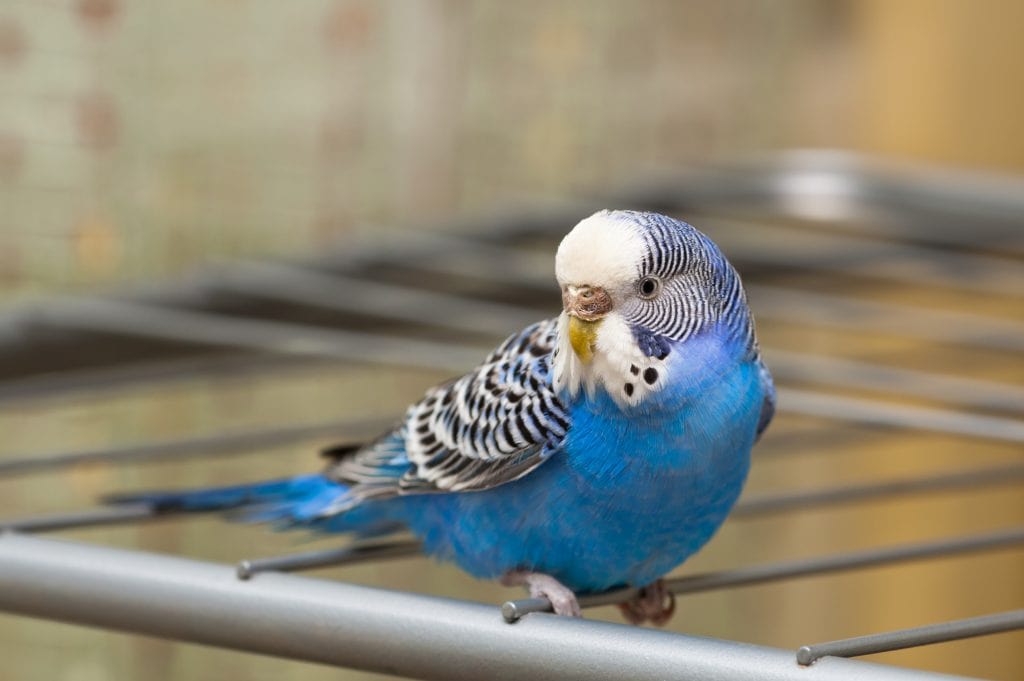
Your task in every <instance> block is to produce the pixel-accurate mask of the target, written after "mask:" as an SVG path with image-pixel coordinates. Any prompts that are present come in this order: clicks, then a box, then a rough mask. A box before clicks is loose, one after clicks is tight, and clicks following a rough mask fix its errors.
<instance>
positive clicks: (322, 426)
mask: <svg viewBox="0 0 1024 681" xmlns="http://www.w3.org/2000/svg"><path fill="white" fill-rule="evenodd" d="M394 421H395V419H384V418H381V419H365V420H345V421H330V422H327V423H310V424H304V425H298V426H283V427H280V428H262V429H258V430H246V431H239V432H227V433H218V434H217V435H206V436H199V437H189V438H182V439H177V440H159V441H157V442H146V443H141V444H132V445H126V446H123V447H114V448H110V449H92V450H85V451H80V452H57V453H53V454H40V455H36V456H26V457H19V458H15V459H2V460H0V475H11V474H19V473H34V472H37V471H41V470H47V469H51V468H60V467H63V466H71V465H76V464H80V463H93V462H104V463H110V462H118V461H122V462H123V461H144V460H150V459H160V460H165V459H168V458H178V457H189V456H206V455H209V454H237V453H240V452H243V453H244V452H253V451H265V450H267V449H272V448H274V447H280V446H283V445H288V444H292V443H296V442H306V441H309V440H314V439H318V438H321V437H324V436H328V435H334V436H339V437H340V436H341V435H342V434H344V433H352V432H355V433H358V434H359V435H361V436H362V437H371V436H374V435H377V434H378V433H379V432H381V431H382V430H383V429H385V428H387V427H389V426H390V425H392V424H393V423H394Z"/></svg>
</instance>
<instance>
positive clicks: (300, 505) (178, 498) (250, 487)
mask: <svg viewBox="0 0 1024 681" xmlns="http://www.w3.org/2000/svg"><path fill="white" fill-rule="evenodd" d="M347 491H348V487H346V486H345V485H342V484H339V483H336V482H332V481H331V480H328V479H327V478H325V477H323V476H322V475H302V476H299V477H295V478H282V479H278V480H264V481H261V482H256V483H250V484H245V485H232V486H230V487H214V488H208V489H195V490H178V491H160V492H139V493H130V494H119V495H114V496H110V497H107V498H106V499H105V501H106V502H107V503H111V504H147V505H149V506H150V507H151V508H152V509H153V510H154V511H156V512H157V513H173V512H193V511H194V512H199V511H227V510H240V511H244V510H247V509H251V510H252V511H253V512H254V513H255V512H257V509H269V507H281V508H284V507H287V508H290V509H292V510H293V512H294V517H295V519H296V520H308V519H310V518H313V517H315V516H316V515H317V511H318V509H320V508H324V507H326V505H327V503H328V501H327V500H328V499H329V500H331V501H333V500H335V499H337V498H338V497H339V496H340V495H343V494H345V493H346V492H347ZM254 519H256V518H254ZM267 519H272V518H267Z"/></svg>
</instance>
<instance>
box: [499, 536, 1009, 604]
mask: <svg viewBox="0 0 1024 681" xmlns="http://www.w3.org/2000/svg"><path fill="white" fill-rule="evenodd" d="M1021 545H1024V526H1021V527H1011V528H1008V529H1005V530H998V531H995V532H989V533H987V534H975V535H968V536H963V537H952V538H947V539H939V540H936V541H929V542H920V543H916V544H901V545H898V546H888V547H884V548H876V549H868V550H865V551H854V552H851V553H839V554H834V555H830V556H819V557H815V558H805V559H801V560H791V561H781V562H777V563H765V564H763V565H751V566H749V567H742V568H736V569H733V570H721V571H718V572H708V573H705V574H698V575H687V576H685V577H674V578H671V579H666V580H665V586H666V588H667V589H668V590H669V591H671V592H672V593H674V594H689V593H698V592H702V591H714V590H716V589H727V588H734V587H740V586H753V585H755V584H765V583H768V582H777V581H781V580H786V579H794V578H796V577H807V576H811V575H827V574H832V573H836V572H845V571H847V570H857V569H863V568H870V567H879V566H882V565H891V564H894V563H902V562H907V561H914V560H925V559H931V558H945V557H949V556H955V555H959V554H964V553H974V552H977V551H991V550H996V549H1010V548H1016V547H1019V546H1021ZM637 592H638V590H637V589H635V588H624V589H613V590H611V591H605V592H603V593H599V594H593V595H589V596H583V597H581V598H580V605H581V606H582V607H584V608H594V607H597V606H601V605H612V604H615V603H621V602H623V601H625V600H628V599H630V598H632V597H633V596H635V595H636V594H637ZM550 611H551V603H549V602H548V600H547V599H546V598H522V599H517V600H512V601H507V602H506V603H505V604H504V605H503V606H502V614H503V616H504V617H505V619H506V620H508V621H510V622H512V621H515V620H517V619H519V618H521V617H523V616H524V615H527V614H530V613H533V612H550Z"/></svg>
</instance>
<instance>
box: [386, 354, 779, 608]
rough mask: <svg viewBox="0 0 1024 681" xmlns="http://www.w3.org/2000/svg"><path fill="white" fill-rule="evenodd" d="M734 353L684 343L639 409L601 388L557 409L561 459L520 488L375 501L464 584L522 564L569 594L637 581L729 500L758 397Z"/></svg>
mask: <svg viewBox="0 0 1024 681" xmlns="http://www.w3.org/2000/svg"><path fill="white" fill-rule="evenodd" d="M742 352H743V350H742V349H741V348H738V347H733V345H732V343H730V342H728V341H723V340H721V339H720V338H716V337H714V336H712V335H710V334H709V335H707V336H705V337H702V338H691V339H690V340H689V341H688V342H687V343H686V344H685V347H683V346H680V347H677V348H674V351H673V353H672V356H671V357H672V360H671V362H672V363H671V364H670V366H669V375H670V376H672V380H671V382H670V383H669V384H668V385H667V386H666V387H665V388H664V389H663V390H662V391H660V392H658V393H655V394H654V395H652V396H651V397H649V398H648V401H647V402H646V403H645V404H644V405H642V407H641V408H640V409H639V410H630V411H623V410H622V409H621V408H620V407H619V406H618V405H617V404H615V403H614V402H613V401H612V400H611V399H610V398H609V397H608V396H607V394H606V393H605V392H604V391H600V390H599V391H597V394H595V396H594V397H592V398H590V397H585V396H581V397H580V398H578V399H576V400H572V401H569V404H570V405H571V407H570V412H571V422H572V427H571V429H570V431H569V434H568V436H567V438H566V440H565V441H564V443H563V445H562V447H561V450H560V451H557V452H555V453H554V454H553V455H552V456H551V458H550V459H549V460H548V461H547V462H546V463H545V464H544V465H543V466H541V467H540V468H538V469H537V470H535V471H533V472H532V473H530V474H529V475H527V476H525V477H524V478H521V479H519V480H517V481H514V482H511V483H508V484H505V485H502V486H500V487H497V488H494V489H492V490H488V491H485V492H475V493H464V494H440V495H426V496H419V497H405V498H400V499H395V500H393V501H385V502H382V503H384V504H390V503H396V504H400V505H401V506H402V508H401V509H400V510H399V509H397V508H396V509H395V510H396V511H398V515H400V516H402V521H403V522H404V523H405V524H407V525H408V526H409V527H410V528H411V529H412V530H413V531H414V532H415V533H416V534H418V535H420V536H421V537H423V538H424V541H425V544H426V547H427V550H428V551H429V552H431V553H433V554H435V555H438V556H439V557H443V558H447V559H451V560H454V561H455V562H456V563H457V564H458V565H460V566H461V567H462V568H463V569H464V570H466V571H467V572H469V573H471V574H473V575H475V576H477V577H482V578H493V577H497V576H499V575H501V574H502V573H503V572H505V571H507V570H510V569H516V568H525V569H530V570H536V571H540V572H545V573H547V574H551V575H552V576H554V577H555V578H557V579H558V580H560V581H561V582H563V583H564V584H565V585H566V586H569V587H570V588H572V589H574V590H576V591H579V592H587V591H599V590H603V589H607V588H610V587H613V586H616V585H620V584H632V585H637V586H642V585H645V584H648V583H650V582H652V581H654V580H655V579H657V578H659V577H661V576H662V575H664V574H665V573H667V572H669V571H670V570H671V569H672V568H674V567H675V566H677V565H679V564H680V563H681V562H683V561H684V560H685V559H686V558H687V557H688V556H690V555H691V554H693V553H694V552H695V551H697V550H698V549H699V548H700V547H701V546H703V545H704V544H705V543H706V542H707V541H708V540H709V539H710V538H711V536H712V535H713V534H714V532H715V531H716V530H717V529H718V527H719V526H720V525H721V523H722V522H723V521H724V519H725V517H726V515H727V514H728V512H729V509H730V508H731V507H732V505H733V504H734V503H735V501H736V498H737V497H738V496H739V493H740V490H741V488H742V486H743V482H744V480H745V478H746V475H747V471H748V469H749V462H750V449H751V447H752V445H753V442H754V439H755V431H756V428H757V424H758V418H759V416H760V412H761V405H762V402H763V400H764V395H765V388H764V386H763V385H762V381H761V374H760V368H759V366H758V365H757V363H756V362H755V361H751V360H745V359H741V358H740V355H741V354H742Z"/></svg>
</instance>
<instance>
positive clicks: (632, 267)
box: [555, 210, 647, 289]
mask: <svg viewBox="0 0 1024 681" xmlns="http://www.w3.org/2000/svg"><path fill="white" fill-rule="evenodd" d="M646 250H647V246H646V245H645V243H644V238H643V236H642V234H641V233H640V228H639V227H638V226H637V225H636V224H635V223H634V222H633V221H632V220H631V219H629V217H628V216H627V215H626V214H623V213H616V212H613V211H607V210H603V211H600V212H598V213H594V214H593V215H591V216H590V217H589V218H587V219H585V220H583V221H582V222H580V223H579V224H578V225H576V226H575V227H573V229H572V231H571V232H569V233H568V234H566V235H565V238H564V239H562V243H561V244H559V245H558V252H557V253H556V254H555V277H556V278H557V279H558V283H559V285H561V286H565V285H566V284H573V285H576V286H579V285H582V284H589V285H591V286H600V287H602V288H606V289H616V288H620V287H622V286H624V285H626V284H629V283H631V282H632V281H633V280H634V279H636V275H637V272H638V271H639V267H640V264H641V263H642V262H643V258H644V255H645V253H646Z"/></svg>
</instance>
